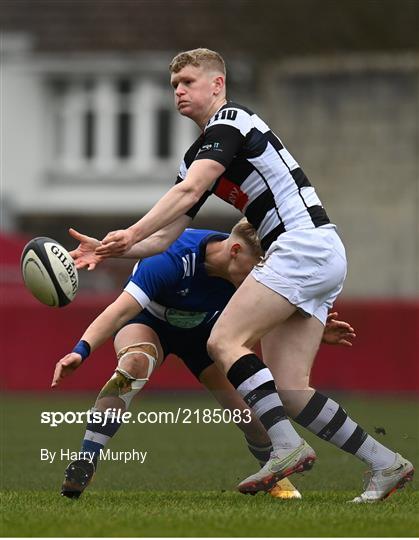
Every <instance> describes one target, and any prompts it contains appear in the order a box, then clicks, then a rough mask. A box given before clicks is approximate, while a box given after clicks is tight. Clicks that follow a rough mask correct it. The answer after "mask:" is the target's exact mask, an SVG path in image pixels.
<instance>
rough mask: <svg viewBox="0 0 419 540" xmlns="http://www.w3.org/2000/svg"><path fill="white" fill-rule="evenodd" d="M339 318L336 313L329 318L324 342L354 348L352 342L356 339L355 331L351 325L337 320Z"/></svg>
mask: <svg viewBox="0 0 419 540" xmlns="http://www.w3.org/2000/svg"><path fill="white" fill-rule="evenodd" d="M337 317H338V313H337V312H336V311H335V312H333V313H329V315H328V316H327V321H326V326H325V329H324V333H323V339H322V342H323V343H327V344H328V345H343V346H345V347H352V342H353V340H354V339H355V338H356V334H355V330H354V329H353V328H352V326H351V325H350V324H349V323H347V322H345V321H339V320H337Z"/></svg>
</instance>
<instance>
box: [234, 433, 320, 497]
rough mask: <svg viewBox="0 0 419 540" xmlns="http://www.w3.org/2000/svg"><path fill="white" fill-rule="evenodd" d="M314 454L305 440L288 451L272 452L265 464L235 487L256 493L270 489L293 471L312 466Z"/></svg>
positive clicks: (242, 490)
mask: <svg viewBox="0 0 419 540" xmlns="http://www.w3.org/2000/svg"><path fill="white" fill-rule="evenodd" d="M315 459H316V454H315V452H314V450H313V449H312V448H311V446H309V445H308V444H307V443H306V442H305V441H303V440H301V444H300V446H298V447H297V448H295V449H294V450H291V451H290V452H287V453H285V452H280V453H279V452H272V453H271V457H270V458H269V460H268V461H267V462H266V463H265V465H264V466H263V467H262V468H261V469H260V471H258V472H257V473H255V474H252V475H251V476H249V477H248V478H246V479H245V480H243V482H240V484H239V485H238V487H237V489H238V490H239V491H240V493H249V494H252V495H254V494H256V493H257V492H258V491H270V490H271V489H272V488H273V487H274V485H275V484H276V483H277V482H278V480H282V479H283V478H285V477H286V476H289V475H290V474H293V473H295V472H303V471H307V470H309V469H311V468H312V467H313V464H314V461H315Z"/></svg>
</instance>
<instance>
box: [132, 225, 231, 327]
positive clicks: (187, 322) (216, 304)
mask: <svg viewBox="0 0 419 540" xmlns="http://www.w3.org/2000/svg"><path fill="white" fill-rule="evenodd" d="M226 238H228V234H223V233H219V232H216V231H209V230H199V229H186V230H185V232H184V233H183V234H182V235H181V236H180V237H179V238H178V239H177V240H176V241H175V242H174V243H173V244H172V245H171V246H170V247H169V248H168V249H167V250H166V251H165V252H163V253H160V254H159V255H154V256H153V257H149V258H147V259H143V260H142V261H139V262H138V263H137V264H136V265H135V267H134V270H133V273H132V275H131V277H130V279H129V281H128V283H127V284H126V286H125V288H124V290H125V291H126V292H128V293H129V294H131V295H132V296H133V297H134V298H135V299H136V300H137V301H138V303H139V304H140V305H141V306H142V307H143V308H144V309H145V310H146V311H148V312H149V313H151V314H152V315H153V316H154V317H157V318H158V319H160V320H163V321H166V322H168V323H169V324H170V325H172V326H176V327H179V328H194V327H196V326H199V325H201V324H202V325H205V324H208V323H210V322H211V321H213V319H214V318H215V317H216V316H217V315H218V314H219V313H220V312H221V311H222V310H223V309H224V307H225V306H226V304H227V302H228V301H229V300H230V298H231V296H232V295H233V294H234V292H235V290H236V289H235V287H234V285H233V284H232V283H230V282H228V281H226V280H225V279H222V278H218V277H213V276H209V275H208V273H207V270H206V268H205V251H206V246H207V244H208V243H209V242H211V241H217V240H218V241H220V240H225V239H226Z"/></svg>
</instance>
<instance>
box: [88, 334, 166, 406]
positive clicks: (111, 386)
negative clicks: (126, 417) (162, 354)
mask: <svg viewBox="0 0 419 540" xmlns="http://www.w3.org/2000/svg"><path fill="white" fill-rule="evenodd" d="M130 349H131V350H130ZM138 353H141V354H143V355H144V356H145V357H146V358H147V360H148V367H147V376H146V377H144V378H143V379H137V378H135V377H134V376H133V375H131V374H130V373H129V372H128V371H126V370H125V369H124V368H123V367H121V363H123V360H124V358H125V357H126V356H128V355H130V354H138ZM150 353H155V356H153V355H152V354H150ZM157 357H158V352H157V347H156V346H155V345H154V344H153V343H135V344H133V345H129V346H128V347H124V348H123V349H121V350H120V351H119V352H118V353H117V358H118V366H117V368H116V369H115V373H114V374H113V376H112V377H111V378H110V379H109V381H108V382H107V383H106V384H105V386H104V387H103V388H102V391H101V392H100V394H99V396H98V399H99V398H102V397H106V396H116V397H118V398H120V399H122V401H124V403H125V409H126V410H127V409H128V407H129V405H130V403H131V400H132V398H133V397H134V396H135V394H137V393H138V392H139V391H140V390H141V388H142V387H143V386H144V385H145V383H146V382H147V381H148V380H149V378H150V375H151V373H152V372H153V370H154V368H155V366H156V363H157Z"/></svg>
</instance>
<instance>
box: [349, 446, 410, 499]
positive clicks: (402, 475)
mask: <svg viewBox="0 0 419 540" xmlns="http://www.w3.org/2000/svg"><path fill="white" fill-rule="evenodd" d="M414 472H415V469H414V468H413V465H412V464H411V463H410V461H408V460H407V459H404V458H403V457H402V456H401V455H400V454H396V459H395V461H394V463H393V465H391V467H388V468H387V469H379V470H377V471H373V470H370V471H368V472H367V478H366V482H365V487H364V489H365V491H364V492H363V493H361V495H359V497H355V499H352V501H351V502H354V503H373V502H377V501H382V500H384V499H386V498H387V497H389V496H390V495H391V494H392V493H394V492H395V491H396V490H398V489H401V488H403V487H404V486H405V484H406V482H409V481H410V480H412V478H413V474H414Z"/></svg>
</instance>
